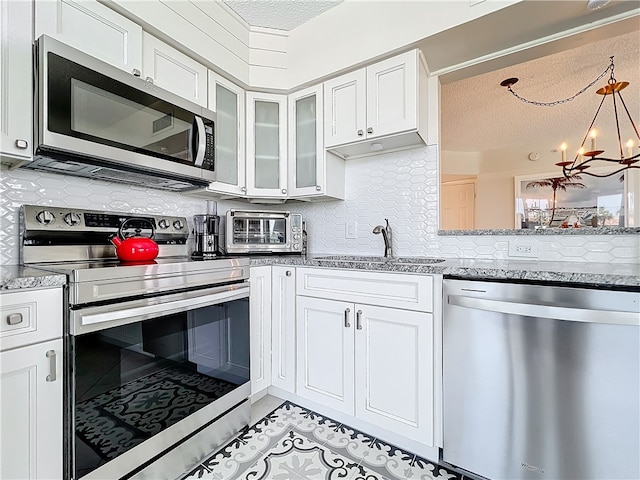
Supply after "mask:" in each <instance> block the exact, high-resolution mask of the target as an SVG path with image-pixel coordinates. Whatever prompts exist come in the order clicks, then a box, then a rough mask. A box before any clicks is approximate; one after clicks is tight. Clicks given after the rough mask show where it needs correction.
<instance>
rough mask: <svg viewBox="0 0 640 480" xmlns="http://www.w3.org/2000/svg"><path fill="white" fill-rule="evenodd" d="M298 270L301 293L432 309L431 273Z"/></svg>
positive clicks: (424, 309)
mask: <svg viewBox="0 0 640 480" xmlns="http://www.w3.org/2000/svg"><path fill="white" fill-rule="evenodd" d="M297 271H298V275H297V284H296V287H297V288H296V293H297V294H298V295H306V296H309V297H319V298H326V299H331V300H342V301H346V302H353V303H365V304H367V305H380V306H382V307H395V308H402V309H405V310H417V311H421V312H431V311H432V310H433V277H431V276H424V275H409V274H399V273H382V272H363V271H348V270H330V269H321V268H299V269H297Z"/></svg>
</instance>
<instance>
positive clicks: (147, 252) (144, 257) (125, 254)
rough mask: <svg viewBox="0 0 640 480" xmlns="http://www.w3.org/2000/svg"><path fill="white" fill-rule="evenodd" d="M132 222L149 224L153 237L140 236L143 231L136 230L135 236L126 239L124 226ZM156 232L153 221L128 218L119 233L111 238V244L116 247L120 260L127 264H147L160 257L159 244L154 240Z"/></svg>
mask: <svg viewBox="0 0 640 480" xmlns="http://www.w3.org/2000/svg"><path fill="white" fill-rule="evenodd" d="M131 220H137V221H142V222H146V223H148V224H149V225H150V226H151V236H150V237H142V236H140V232H141V231H142V229H140V228H136V229H135V236H133V237H125V236H124V234H123V233H122V230H123V229H124V226H125V225H126V224H127V223H128V222H130V221H131ZM155 232H156V230H155V226H154V225H153V222H151V220H148V219H146V218H127V219H126V220H125V221H124V222H122V223H121V224H120V228H119V229H118V233H117V234H116V235H113V236H111V237H110V238H109V240H111V243H113V244H114V245H115V246H116V255H117V256H118V258H119V259H120V260H123V261H125V262H146V261H149V260H153V259H154V258H156V257H157V256H158V252H159V251H160V249H159V248H158V244H157V243H156V242H154V241H153V240H152V239H153V236H154V235H155Z"/></svg>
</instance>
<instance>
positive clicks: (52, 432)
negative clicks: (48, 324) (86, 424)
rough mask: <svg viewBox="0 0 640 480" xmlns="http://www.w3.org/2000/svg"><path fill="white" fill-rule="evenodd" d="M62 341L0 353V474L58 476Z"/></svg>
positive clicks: (7, 475)
mask: <svg viewBox="0 0 640 480" xmlns="http://www.w3.org/2000/svg"><path fill="white" fill-rule="evenodd" d="M62 391H63V386H62V340H61V339H59V340H53V341H49V342H45V343H37V344H35V345H30V346H28V347H22V348H16V349H13V350H9V351H6V352H2V353H0V400H1V401H0V404H1V405H2V410H0V478H20V479H51V478H62V444H63V438H62V431H63V430H62V411H63V408H62Z"/></svg>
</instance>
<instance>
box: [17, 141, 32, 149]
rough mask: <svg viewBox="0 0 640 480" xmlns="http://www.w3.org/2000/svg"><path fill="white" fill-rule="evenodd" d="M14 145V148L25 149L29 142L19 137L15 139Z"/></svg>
mask: <svg viewBox="0 0 640 480" xmlns="http://www.w3.org/2000/svg"><path fill="white" fill-rule="evenodd" d="M15 146H16V148H19V149H20V150H26V149H27V148H28V147H29V142H27V141H26V140H23V139H21V138H18V139H17V140H16V143H15Z"/></svg>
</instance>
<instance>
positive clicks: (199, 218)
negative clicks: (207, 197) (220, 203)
mask: <svg viewBox="0 0 640 480" xmlns="http://www.w3.org/2000/svg"><path fill="white" fill-rule="evenodd" d="M207 212H208V213H206V214H202V215H194V216H193V233H194V236H195V242H196V245H195V250H194V252H193V254H192V255H193V256H194V257H200V258H212V257H219V256H220V255H222V251H221V250H220V217H219V216H218V215H216V213H217V204H216V202H212V201H207Z"/></svg>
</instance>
